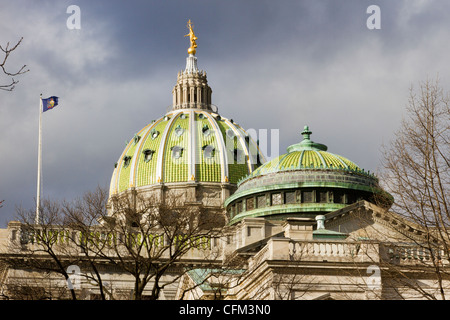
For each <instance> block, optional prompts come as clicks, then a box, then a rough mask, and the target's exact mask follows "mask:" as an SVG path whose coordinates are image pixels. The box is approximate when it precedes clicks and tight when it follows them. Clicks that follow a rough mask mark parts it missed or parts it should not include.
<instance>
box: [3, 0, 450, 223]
mask: <svg viewBox="0 0 450 320" xmlns="http://www.w3.org/2000/svg"><path fill="white" fill-rule="evenodd" d="M70 5H77V6H78V7H79V8H80V27H81V28H80V29H69V28H68V27H67V20H68V19H69V20H70V21H72V20H71V18H73V16H72V13H67V8H68V7H69V6H70ZM370 5H378V6H379V8H380V13H381V14H380V17H381V20H380V26H381V29H369V28H368V27H367V20H368V19H370V17H371V13H367V8H368V7H369V6H370ZM449 12H450V2H449V1H444V0H442V1H437V0H436V1H431V0H430V1H423V0H404V1H400V0H398V1H389V0H386V1H362V0H354V1H352V0H340V1H336V0H330V1H317V0H311V1H300V0H296V1H273V0H271V1H264V0H221V1H214V0H197V1H189V0H179V1H175V0H172V1H163V0H159V1H123V0H122V1H106V0H103V1H99V0H97V1H92V0H90V1H75V0H71V1H61V0H58V1H56V0H54V1H31V0H16V1H1V3H0V30H1V31H0V44H1V45H2V46H3V47H4V46H5V45H6V43H7V42H8V41H9V42H10V43H11V44H15V43H16V42H17V41H18V40H19V39H20V38H21V37H23V38H24V40H23V42H22V44H21V45H20V47H18V49H17V50H16V51H14V53H13V54H12V55H11V56H10V57H9V59H8V63H7V65H6V66H7V68H8V69H9V71H15V70H16V69H18V68H20V67H21V66H22V65H23V64H26V65H27V66H28V67H29V69H30V71H29V72H28V73H27V74H25V75H22V76H20V77H16V80H19V83H18V85H17V86H16V88H15V89H14V91H12V92H6V91H0V150H1V151H0V200H2V199H4V200H5V202H4V205H3V208H1V209H0V227H5V226H6V224H7V223H8V221H10V220H11V219H13V218H14V217H15V208H16V207H18V206H20V207H23V208H26V209H31V208H33V207H34V201H35V198H36V180H37V151H38V119H39V95H40V94H41V93H42V94H43V97H44V98H45V97H49V96H52V95H55V96H58V97H59V98H60V102H59V105H58V106H57V107H56V108H55V109H53V110H51V111H48V112H46V113H44V114H43V171H42V172H43V196H44V197H46V198H52V199H55V200H62V199H67V200H71V199H74V198H76V197H79V196H81V195H82V194H83V192H85V191H89V190H93V189H95V188H96V187H97V186H98V185H100V186H109V182H110V178H111V175H112V172H113V169H114V163H115V162H116V161H117V160H118V158H119V156H120V154H121V152H122V151H123V149H124V147H125V143H126V141H128V140H130V139H131V138H132V137H133V136H134V134H135V133H136V132H138V131H139V130H140V129H142V128H143V127H144V126H145V125H147V124H148V123H150V121H151V120H153V119H157V118H159V117H161V116H163V115H164V113H165V112H166V109H167V107H168V106H169V105H170V104H171V103H172V94H171V91H172V88H173V86H174V85H175V82H176V75H177V72H178V71H179V70H182V69H184V67H185V62H186V56H187V51H186V50H187V48H188V47H189V40H188V38H185V37H184V35H185V34H186V33H187V28H186V23H187V20H188V19H191V20H192V21H193V22H194V30H195V33H196V35H197V37H198V41H197V44H198V48H197V57H198V65H199V68H200V69H202V70H205V71H206V72H207V74H208V81H209V85H210V86H211V88H212V90H213V96H212V99H213V103H214V104H215V105H217V106H218V107H219V112H220V114H221V115H222V116H224V117H227V118H232V119H234V120H235V121H236V122H237V123H239V124H240V125H241V126H243V127H244V128H246V129H255V130H260V129H266V130H271V129H278V130H279V136H280V141H279V146H280V150H279V152H280V153H284V152H285V151H286V147H287V146H289V145H291V144H293V143H296V142H299V141H300V140H301V135H300V132H301V131H302V129H303V126H304V125H309V126H310V129H311V130H312V132H313V134H312V136H311V139H312V140H314V141H316V142H320V143H323V144H326V145H327V146H328V151H330V152H332V153H336V154H339V155H342V156H345V157H347V158H349V159H351V160H353V161H354V162H356V163H357V164H358V165H359V166H361V167H363V168H365V169H366V170H370V171H372V172H377V171H379V170H380V159H381V157H380V149H381V146H382V145H383V143H388V142H389V140H390V139H391V138H392V137H393V134H394V132H395V130H396V129H398V127H399V124H400V121H401V119H402V116H404V115H405V106H406V105H407V102H408V95H409V88H410V87H411V86H414V87H417V86H418V85H419V83H420V82H421V81H424V80H426V79H427V78H431V79H435V78H436V77H437V76H439V78H440V81H441V85H442V86H443V87H444V89H445V90H448V89H449V88H450V75H449V71H450V62H449V52H450V50H449V49H450V19H448V14H449ZM1 59H3V57H1ZM9 81H10V79H9V78H7V77H4V76H1V77H0V84H6V83H8V82H9ZM268 156H269V157H270V154H268Z"/></svg>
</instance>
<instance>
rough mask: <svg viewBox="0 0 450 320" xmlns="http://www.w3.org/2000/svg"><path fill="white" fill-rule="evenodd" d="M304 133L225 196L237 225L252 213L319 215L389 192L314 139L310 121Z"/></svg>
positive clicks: (311, 216)
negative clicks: (231, 193)
mask: <svg viewBox="0 0 450 320" xmlns="http://www.w3.org/2000/svg"><path fill="white" fill-rule="evenodd" d="M302 135H303V140H302V141H301V142H300V143H297V144H294V145H291V146H289V147H288V148H287V151H288V152H287V153H286V154H283V155H280V156H279V157H277V158H275V159H272V160H271V161H269V162H266V163H265V164H263V165H261V166H260V167H259V168H257V169H256V170H255V171H253V172H252V173H250V174H249V175H247V176H246V177H245V178H243V179H242V180H240V181H239V183H238V189H237V190H236V192H235V193H234V194H233V195H232V196H231V197H229V198H228V199H227V200H226V201H225V207H226V209H227V212H228V217H229V221H230V223H231V224H234V223H236V222H238V221H240V220H242V219H243V218H246V217H266V218H270V219H285V218H287V217H296V216H297V217H298V216H299V215H300V216H301V217H307V218H314V217H315V216H316V215H324V214H327V213H329V212H332V211H336V210H339V209H342V208H344V207H345V206H347V205H349V204H351V203H354V202H357V201H359V200H368V201H373V200H374V196H375V194H382V193H383V191H382V190H381V188H380V187H379V185H378V179H377V178H376V177H375V176H374V175H373V174H371V173H370V172H366V171H365V170H364V169H362V168H360V167H359V166H358V165H357V164H355V163H354V162H353V161H350V160H348V159H347V158H344V157H342V156H340V155H336V154H333V153H330V152H328V151H327V149H328V148H327V146H326V145H323V144H320V143H315V142H313V141H311V139H310V135H311V131H309V128H308V127H307V126H305V128H304V131H303V132H302ZM388 197H389V196H388Z"/></svg>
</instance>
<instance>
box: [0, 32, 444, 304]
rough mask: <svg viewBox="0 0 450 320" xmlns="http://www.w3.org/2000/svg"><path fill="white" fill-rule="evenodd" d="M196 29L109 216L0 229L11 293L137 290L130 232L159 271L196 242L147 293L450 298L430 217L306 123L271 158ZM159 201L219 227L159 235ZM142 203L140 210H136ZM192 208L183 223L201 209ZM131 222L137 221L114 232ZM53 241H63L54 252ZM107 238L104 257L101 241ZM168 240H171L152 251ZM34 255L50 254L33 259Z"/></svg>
mask: <svg viewBox="0 0 450 320" xmlns="http://www.w3.org/2000/svg"><path fill="white" fill-rule="evenodd" d="M188 28H189V31H190V33H189V36H190V41H191V46H190V47H189V49H188V57H187V58H186V67H185V69H184V70H183V71H180V72H179V73H178V75H177V80H176V84H175V86H174V88H173V90H172V96H173V103H172V107H171V108H170V109H169V110H166V113H165V114H164V115H163V116H162V117H160V118H157V119H156V120H152V121H151V122H150V123H149V124H148V125H147V126H146V127H144V128H143V129H141V130H139V131H138V132H137V133H136V134H135V135H134V137H133V139H131V141H130V142H129V143H128V144H127V146H126V147H125V149H124V150H123V152H122V153H121V155H120V157H119V159H118V161H117V163H116V166H115V169H114V171H113V174H112V178H111V184H110V189H109V195H108V201H107V215H106V216H105V217H103V219H101V220H100V221H98V224H97V225H90V226H89V227H90V228H91V229H89V230H88V231H86V230H85V231H84V233H83V231H80V229H77V228H76V227H74V226H73V225H65V226H63V227H62V226H53V227H52V226H50V225H37V226H33V227H32V226H30V225H25V224H24V223H23V222H18V221H12V222H10V223H9V225H8V228H7V229H2V230H0V253H1V258H0V286H1V288H0V289H1V296H2V297H3V298H5V299H6V298H8V299H40V298H41V299H44V298H45V299H59V298H65V299H67V298H70V294H69V291H68V287H70V289H73V292H74V293H75V292H76V294H77V297H78V298H81V299H99V298H106V299H133V298H136V295H135V291H136V277H135V276H133V274H132V272H130V271H129V270H128V269H127V268H126V267H124V265H121V264H119V263H117V261H118V260H123V259H125V260H126V259H131V258H130V257H127V256H126V254H124V255H122V254H121V253H120V252H119V251H117V243H118V242H120V241H122V243H126V244H129V243H130V241H131V242H132V243H133V246H134V247H136V246H139V245H142V244H143V243H144V244H145V245H146V246H147V249H148V250H147V251H144V252H145V254H144V255H143V256H142V259H143V260H145V261H148V264H149V265H150V264H151V268H149V269H152V270H154V269H157V268H159V267H160V266H161V265H162V264H164V263H166V262H167V261H170V259H171V258H172V255H173V252H174V251H176V250H175V249H174V248H178V249H179V248H184V246H187V245H186V244H187V243H189V248H187V249H186V250H184V251H183V250H181V251H180V254H179V256H176V257H175V258H174V259H173V261H171V263H169V264H167V266H166V268H165V269H164V272H162V273H160V274H158V277H159V276H160V277H159V278H158V287H159V288H160V291H159V292H158V294H157V296H155V295H154V292H152V290H153V289H154V288H155V287H154V285H152V284H154V283H155V281H156V280H155V277H149V282H148V283H147V284H146V285H145V284H144V286H143V288H142V292H141V295H140V296H139V298H143V299H145V298H146V297H152V298H155V297H156V298H158V299H168V300H170V299H187V300H194V299H206V300H209V299H230V300H248V299H258V300H263V299H281V300H291V299H305V300H311V299H426V298H430V297H433V298H438V299H439V298H443V295H442V290H441V289H442V288H444V289H446V288H447V287H448V285H449V284H450V283H449V282H448V279H447V278H446V277H443V278H439V279H438V278H437V277H436V270H437V268H441V269H442V268H447V267H448V260H447V259H446V258H445V257H446V254H445V253H444V252H441V249H440V248H439V246H438V245H437V246H436V248H435V249H433V250H431V251H430V250H428V249H427V247H426V246H424V245H422V243H424V241H425V240H426V239H425V238H424V234H425V232H424V230H423V228H422V227H421V226H418V225H415V224H413V223H412V222H410V221H407V220H405V219H403V218H401V217H399V216H397V215H395V214H394V213H392V212H389V207H390V205H391V204H392V202H393V200H394V199H392V197H391V196H390V195H389V194H388V193H386V192H385V191H383V190H382V188H381V187H380V186H379V182H378V179H377V178H376V177H375V176H374V175H373V174H371V173H370V172H368V171H365V170H364V169H362V168H360V167H359V166H358V165H357V164H355V163H354V162H353V161H351V160H349V159H347V158H345V157H343V156H340V155H337V154H334V153H331V152H329V151H328V147H327V146H326V145H324V144H321V143H316V142H314V141H312V140H311V135H312V132H311V131H310V129H309V127H307V126H305V127H304V130H303V131H302V133H301V134H302V136H303V140H302V141H300V142H299V143H297V144H294V145H292V146H290V147H288V149H287V152H286V153H285V154H282V155H280V156H279V157H277V158H275V159H272V160H271V161H268V162H266V160H265V158H264V155H263V154H262V153H261V152H260V150H259V147H258V143H257V142H255V141H253V140H252V138H251V136H250V135H249V134H248V133H247V132H246V131H245V130H244V129H243V128H242V127H241V126H239V125H238V124H237V123H236V122H235V121H233V120H232V119H228V118H225V117H223V116H222V115H220V114H219V110H218V107H216V106H215V105H214V104H212V89H211V87H210V86H209V84H208V81H207V76H206V72H204V71H201V70H199V69H198V67H197V57H196V56H195V54H196V48H197V45H196V40H197V37H196V36H195V34H194V32H193V29H192V25H191V24H190V23H189V25H188ZM124 199H126V201H127V206H128V207H127V208H126V210H125V211H124V210H122V209H123V207H122V205H121V203H122V202H121V201H123V200H124ZM146 199H147V200H148V199H151V203H153V204H154V203H158V204H165V203H167V202H169V201H171V200H172V199H176V201H175V202H176V205H174V206H173V207H170V208H166V210H165V211H163V210H161V207H158V208H159V211H158V212H157V213H158V215H159V216H161V215H167V216H170V215H171V214H172V213H173V211H175V210H178V209H180V211H178V213H177V214H178V215H177V216H176V217H175V220H177V221H178V222H179V221H180V220H181V219H182V218H181V212H184V213H186V212H188V211H189V210H190V209H187V208H194V210H197V211H196V212H201V213H202V214H204V213H205V214H206V215H207V216H208V217H209V218H208V219H209V221H208V225H209V226H210V228H211V230H207V232H204V233H202V234H201V236H199V234H196V235H195V241H196V245H192V243H193V240H192V239H193V238H194V234H191V235H190V238H189V242H183V245H180V243H181V242H182V241H185V239H186V235H185V234H181V233H179V234H177V235H176V236H177V237H178V238H175V237H170V236H169V233H164V234H163V233H159V234H158V233H157V231H156V230H157V227H158V226H159V227H161V226H162V227H164V225H163V223H162V222H161V220H157V222H158V224H156V223H155V226H154V228H153V226H152V230H151V232H149V231H148V230H149V228H147V229H146V232H147V233H144V231H142V230H143V229H142V224H140V223H139V222H141V221H142V220H143V219H144V217H145V219H150V218H149V216H150V215H151V214H149V213H148V212H146V210H147V209H149V208H150V207H148V208H147V207H145V206H143V201H145V200H146ZM152 208H153V207H152ZM141 209H142V212H141V215H139V217H138V218H139V219H138V220H139V221H137V220H134V222H133V219H131V218H130V216H129V215H128V213H129V212H131V213H133V214H135V215H136V212H138V211H139V210H141ZM132 217H134V216H132ZM127 219H128V220H127ZM158 219H160V218H158ZM189 219H190V220H186V226H185V227H186V228H185V229H183V230H186V229H187V228H188V226H187V225H189V224H190V223H191V222H192V221H196V223H197V222H198V220H201V219H199V218H198V217H196V216H190V217H189ZM169 220H170V219H169ZM111 221H112V222H111ZM121 221H125V222H124V224H123V225H124V226H125V227H126V228H127V229H126V230H128V231H126V232H118V231H117V229H114V230H115V231H114V232H112V231H111V230H112V229H108V230H109V231H105V230H107V229H105V228H106V227H107V226H109V225H111V224H114V226H115V228H116V227H117V226H118V225H121ZM146 221H150V220H146ZM155 221H156V220H152V222H155ZM147 227H148V226H147ZM30 228H33V229H32V230H31V231H30ZM138 228H140V231H139V230H138ZM123 230H125V229H122V231H123ZM130 230H134V231H132V232H131V231H130ZM116 231H117V232H116ZM127 232H128V233H127ZM87 234H88V236H86V235H87ZM180 237H181V238H180ZM183 237H184V238H183ZM150 238H151V242H148V240H149V239H150ZM177 239H178V240H177ZM180 239H181V240H180ZM177 241H178V242H177ZM48 244H51V245H52V247H51V248H50V249H52V251H51V252H50V251H49V250H42V248H43V247H45V246H46V245H48ZM87 244H88V245H87ZM149 245H152V246H153V247H152V248H151V250H150V249H149V248H148V246H149ZM99 246H101V247H102V250H103V251H102V254H104V255H103V256H100V255H99V254H97V253H98V252H96V251H95V250H93V248H94V247H95V248H99ZM163 246H165V249H166V250H165V251H164V252H161V254H160V255H157V256H155V257H153V258H152V259H150V258H151V257H150V255H151V254H153V253H155V251H157V249H158V248H162V247H163ZM86 248H90V250H91V251H90V252H87V251H83V250H86ZM47 249H49V248H47ZM113 249H114V250H113ZM105 252H109V253H110V256H108V254H107V253H105ZM133 252H134V251H133ZM50 253H51V254H54V255H57V256H58V257H60V262H61V263H63V264H64V266H63V269H64V270H66V273H67V274H66V275H69V276H70V277H69V279H71V282H70V283H69V282H68V280H67V278H66V277H64V276H63V274H62V273H61V272H57V271H54V272H51V271H48V270H50V268H49V267H48V265H50V264H52V263H54V260H52V258H51V254H50ZM94 253H95V254H94ZM31 257H33V259H36V261H39V264H35V265H34V266H33V267H30V265H29V264H27V263H26V261H28V260H30V259H31ZM130 261H132V260H130ZM130 263H131V264H132V262H130ZM144 264H145V263H144ZM94 266H95V267H94ZM69 269H70V270H69ZM43 270H45V271H43ZM72 271H75V272H72ZM94 271H95V274H96V276H97V278H96V277H95V276H92V275H93V274H94ZM74 275H75V277H74ZM99 279H101V282H100V283H99V281H98V280H99ZM100 287H101V288H102V290H100ZM20 288H22V289H23V290H21V289H20ZM24 290H25V291H27V293H24V292H23V291H24ZM444 291H445V290H444ZM444 295H445V294H444Z"/></svg>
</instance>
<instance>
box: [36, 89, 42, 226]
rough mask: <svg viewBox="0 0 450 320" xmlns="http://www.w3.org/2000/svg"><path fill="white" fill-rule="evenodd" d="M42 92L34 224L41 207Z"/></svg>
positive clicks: (37, 221) (37, 220) (37, 219)
mask: <svg viewBox="0 0 450 320" xmlns="http://www.w3.org/2000/svg"><path fill="white" fill-rule="evenodd" d="M42 109H43V105H42V93H41V96H40V98H39V143H38V171H37V194H36V224H39V211H40V207H41V168H42Z"/></svg>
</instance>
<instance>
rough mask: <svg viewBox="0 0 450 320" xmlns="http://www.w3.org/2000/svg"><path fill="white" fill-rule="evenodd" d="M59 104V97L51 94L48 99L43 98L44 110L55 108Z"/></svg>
mask: <svg viewBox="0 0 450 320" xmlns="http://www.w3.org/2000/svg"><path fill="white" fill-rule="evenodd" d="M57 105H58V97H55V96H51V97H50V98H47V99H42V112H45V111H47V110H50V109H53V108H54V107H56V106H57Z"/></svg>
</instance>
